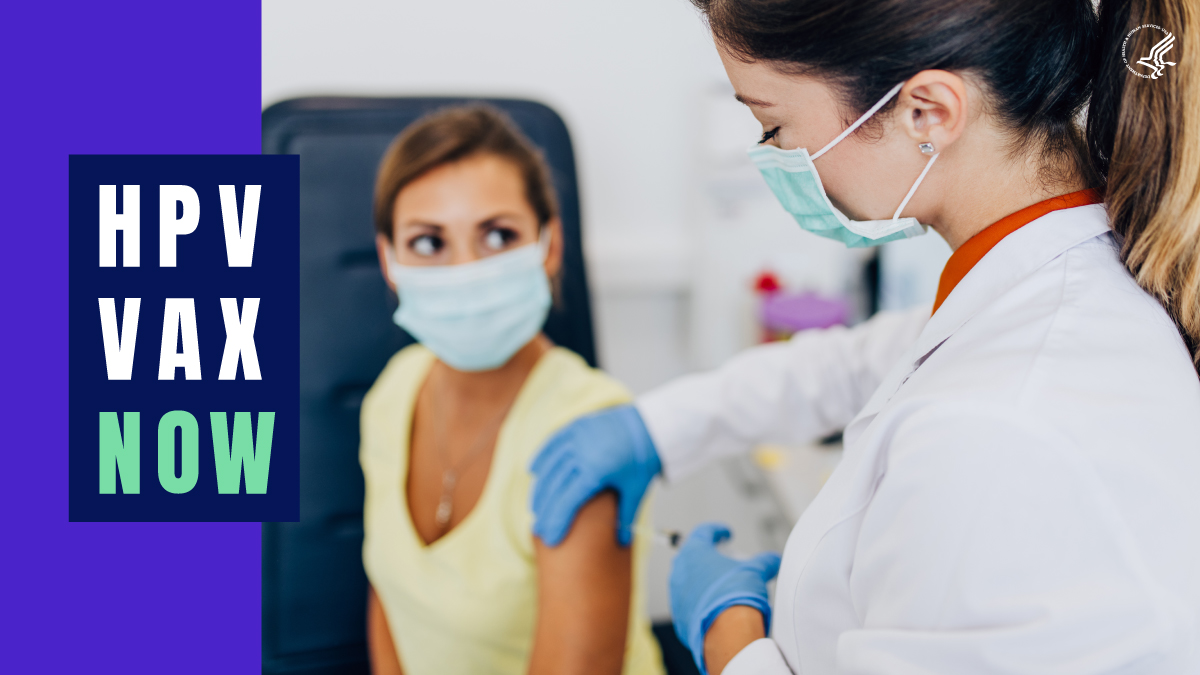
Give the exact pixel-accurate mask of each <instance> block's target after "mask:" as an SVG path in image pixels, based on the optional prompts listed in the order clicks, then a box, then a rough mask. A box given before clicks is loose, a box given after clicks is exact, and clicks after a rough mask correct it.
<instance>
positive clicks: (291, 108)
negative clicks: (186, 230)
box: [262, 98, 596, 675]
mask: <svg viewBox="0 0 1200 675" xmlns="http://www.w3.org/2000/svg"><path fill="white" fill-rule="evenodd" d="M478 100H479V99H453V98H304V99H296V100H292V101H285V102H283V103H278V104H276V105H273V106H271V107H270V108H267V109H266V110H265V111H263V153H265V154H297V155H300V522H298V523H263V529H262V535H263V539H262V556H263V579H262V582H263V598H262V602H263V609H262V612H263V624H262V629H263V632H262V639H263V672H264V673H272V674H274V673H304V674H306V675H317V674H322V675H323V674H326V673H366V672H367V671H368V667H367V650H366V594H367V579H366V575H365V574H364V572H363V567H362V559H361V550H362V539H363V526H362V505H363V479H362V472H361V470H360V469H359V465H358V413H359V405H360V403H361V402H362V398H363V395H364V394H365V393H366V391H367V389H368V388H369V387H370V386H371V383H372V382H373V381H374V380H375V377H376V376H377V375H378V374H379V372H380V371H381V370H382V369H383V366H384V364H385V363H386V362H387V360H388V358H389V357H390V356H391V355H392V354H394V353H395V352H396V351H397V350H398V349H400V348H401V347H403V346H405V345H407V344H408V343H410V342H412V338H411V337H409V336H408V335H407V334H405V333H404V332H403V331H401V330H400V329H399V328H397V327H396V326H395V325H394V324H393V323H392V320H391V315H392V312H393V311H394V310H395V306H396V299H395V297H394V296H392V294H391V293H390V292H389V291H388V289H387V286H386V285H385V284H384V281H383V278H382V276H381V275H380V272H379V265H378V263H377V259H376V255H375V238H374V228H373V226H372V217H371V200H372V191H373V186H374V182H375V170H376V167H377V165H378V163H379V160H380V158H381V157H382V155H383V152H384V150H385V149H386V148H387V145H388V143H389V142H391V140H392V138H393V137H394V136H395V135H396V134H397V133H399V132H400V131H401V130H402V129H404V128H405V127H406V126H407V125H408V124H409V123H411V122H412V121H414V120H416V119H417V118H418V117H420V116H421V115H423V114H425V113H426V112H429V111H432V110H435V109H437V108H441V107H444V106H448V105H453V104H459V103H466V102H469V101H478ZM486 102H487V103H490V104H491V105H494V106H496V107H498V108H500V109H502V110H504V111H506V112H507V113H508V114H509V115H511V116H512V118H513V120H515V121H516V123H517V125H518V126H519V127H520V128H521V129H522V130H523V131H524V132H525V134H526V135H528V136H529V138H530V139H531V140H532V141H533V142H534V143H535V144H536V145H538V146H539V147H541V148H542V149H543V151H544V152H545V154H546V159H547V160H548V161H549V164H550V167H551V169H552V171H553V178H554V184H555V187H556V189H557V191H558V199H559V204H560V207H561V211H562V214H561V215H562V224H563V232H564V238H563V239H564V244H565V247H566V248H565V251H564V266H565V269H564V276H563V279H562V302H561V306H560V307H557V308H555V309H554V310H552V311H551V313H550V317H549V319H548V320H547V322H546V329H545V330H546V333H547V334H548V335H549V336H550V338H551V339H553V340H554V341H555V342H556V343H557V344H560V345H562V346H564V347H567V348H569V349H571V350H573V351H575V352H576V353H578V354H579V355H580V356H582V357H583V358H584V359H586V360H587V362H588V363H590V364H592V365H595V364H596V354H595V348H594V344H593V337H592V315H591V307H590V304H589V301H588V289H587V282H586V277H585V274H584V263H583V253H582V250H581V246H580V231H579V195H578V190H577V187H576V180H575V156H574V153H573V151H572V149H571V139H570V137H569V136H568V134H567V128H566V126H565V125H564V124H563V121H562V119H561V118H559V116H558V115H557V114H555V113H554V111H552V110H550V109H549V108H547V107H546V106H544V105H541V104H538V103H533V102H531V101H518V100H489V101H486Z"/></svg>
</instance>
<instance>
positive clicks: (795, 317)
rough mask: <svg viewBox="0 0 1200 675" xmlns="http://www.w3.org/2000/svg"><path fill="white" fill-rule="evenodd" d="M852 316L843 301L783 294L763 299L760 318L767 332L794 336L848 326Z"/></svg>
mask: <svg viewBox="0 0 1200 675" xmlns="http://www.w3.org/2000/svg"><path fill="white" fill-rule="evenodd" d="M849 314H850V306H849V304H848V303H847V302H846V301H845V300H844V299H842V298H823V297H821V296H819V295H817V294H816V293H783V292H779V293H771V294H770V295H767V296H766V297H764V298H763V300H762V305H761V306H760V307H759V314H758V318H759V321H760V322H761V323H762V326H763V328H764V329H765V330H766V331H769V332H770V333H773V334H784V335H790V334H792V333H795V332H797V331H802V330H807V329H809V328H829V327H830V326H837V325H844V324H845V323H846V318H847V317H848V316H849Z"/></svg>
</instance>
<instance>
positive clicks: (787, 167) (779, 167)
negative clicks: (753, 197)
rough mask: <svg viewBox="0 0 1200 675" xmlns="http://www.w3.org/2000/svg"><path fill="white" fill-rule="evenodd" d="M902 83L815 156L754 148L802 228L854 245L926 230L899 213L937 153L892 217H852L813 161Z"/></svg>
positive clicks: (892, 93) (773, 186)
mask: <svg viewBox="0 0 1200 675" xmlns="http://www.w3.org/2000/svg"><path fill="white" fill-rule="evenodd" d="M902 86H904V83H903V82H901V83H900V84H898V85H896V86H895V87H893V88H892V90H891V91H889V92H888V93H887V95H886V96H884V97H883V98H882V99H880V100H879V102H878V103H876V104H875V105H874V106H872V107H871V109H870V110H868V111H867V112H866V113H865V114H863V116H862V117H860V118H858V120H857V121H856V122H854V124H851V125H850V126H849V127H848V128H847V129H846V130H845V131H843V132H842V133H841V134H839V135H838V137H837V138H835V139H833V140H832V141H831V142H830V143H829V145H826V146H825V147H823V148H821V149H820V151H818V152H817V153H816V154H815V155H811V156H810V155H809V154H808V149H807V148H796V149H794V150H782V149H780V148H777V147H775V146H773V145H756V146H754V147H752V148H750V150H749V153H750V159H751V160H753V161H754V164H755V166H757V167H758V170H759V172H760V173H762V175H763V178H765V179H766V181H767V185H769V186H770V187H771V191H772V192H774V193H775V197H776V198H777V199H779V202H780V203H781V204H783V208H784V209H786V210H787V212H788V213H790V214H792V217H793V218H795V219H796V222H797V223H800V227H802V228H804V229H806V230H808V231H809V232H812V233H813V234H818V235H820V236H822V237H827V238H829V239H836V240H837V241H840V242H842V243H844V244H845V245H847V246H850V247H864V246H878V245H879V244H882V243H885V242H889V241H895V240H897V239H906V238H908V237H915V236H918V235H921V234H925V231H926V229H927V228H928V226H927V225H922V224H921V223H919V222H917V219H916V218H901V217H900V212H901V211H903V210H904V207H905V206H907V205H908V200H910V199H912V196H913V194H914V193H915V192H916V191H917V186H919V185H920V184H921V181H922V180H924V179H925V174H927V173H929V168H930V167H931V166H933V162H934V160H936V159H937V158H938V156H937V155H936V154H934V155H933V156H932V157H930V158H929V162H928V163H926V164H925V169H924V170H923V171H921V175H920V176H918V177H917V182H915V183H913V186H912V188H911V189H909V191H908V194H907V195H905V196H904V201H902V202H900V207H899V208H897V209H896V213H895V214H894V215H893V216H892V218H891V220H850V219H849V218H848V217H846V214H844V213H842V212H841V211H839V210H838V209H837V207H835V206H834V205H833V203H832V202H830V201H829V196H828V195H826V194H825V187H824V186H823V185H821V177H820V176H819V175H817V167H816V166H815V165H814V164H813V160H815V159H817V158H818V157H820V156H821V155H824V154H825V153H826V152H829V149H830V148H832V147H833V146H835V145H837V144H838V143H839V142H840V141H841V140H842V139H844V138H846V137H847V136H849V135H850V134H852V133H854V130H855V129H857V128H858V127H860V126H862V123H863V122H866V121H867V120H868V119H870V117H871V115H874V114H875V112H876V111H877V110H879V109H880V108H881V107H883V104H885V103H887V102H888V101H889V100H891V98H892V97H893V96H895V95H896V94H897V92H899V91H900V87H902ZM928 147H930V148H931V147H932V146H928Z"/></svg>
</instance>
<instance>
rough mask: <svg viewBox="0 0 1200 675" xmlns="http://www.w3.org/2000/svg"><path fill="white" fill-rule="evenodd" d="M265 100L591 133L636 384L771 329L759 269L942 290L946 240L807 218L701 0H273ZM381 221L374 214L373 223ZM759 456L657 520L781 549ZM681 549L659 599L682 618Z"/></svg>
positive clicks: (852, 291) (882, 302)
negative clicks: (402, 104)
mask: <svg viewBox="0 0 1200 675" xmlns="http://www.w3.org/2000/svg"><path fill="white" fill-rule="evenodd" d="M262 44H263V55H262V68H263V72H262V104H263V107H264V108H265V107H267V106H269V105H271V104H272V103H276V102H278V101H281V100H285V99H288V98H294V97H299V96H319V95H355V96H363V95H366V96H370V95H378V96H422V95H452V96H481V97H482V96H495V97H517V98H528V99H533V100H536V101H540V102H542V103H545V104H547V105H549V106H550V107H552V108H554V109H555V110H556V111H557V112H558V113H559V114H560V115H561V116H562V117H563V118H564V119H565V120H566V123H567V126H568V128H569V130H570V133H571V136H572V140H573V143H574V146H575V152H576V156H577V162H578V173H579V178H580V186H579V187H580V193H581V200H582V207H583V229H584V245H585V248H584V252H585V256H586V259H587V263H588V276H589V280H590V287H591V294H592V299H593V303H594V304H593V307H594V311H595V322H596V327H597V335H596V338H597V346H598V350H599V361H600V364H601V366H602V367H604V368H605V369H606V370H608V371H609V372H610V373H612V374H613V375H614V376H616V377H617V378H619V379H621V380H622V381H624V382H625V383H626V384H627V385H628V386H629V387H630V388H631V389H633V390H634V391H635V392H642V391H645V390H647V389H649V388H651V387H653V386H655V385H657V384H659V383H661V382H664V381H666V380H668V379H670V378H672V377H674V376H677V375H680V374H683V373H685V372H689V371H693V370H697V369H703V368H710V367H713V366H716V365H718V364H720V363H721V362H722V361H724V360H725V359H726V358H728V357H729V356H730V355H732V354H733V353H735V352H736V351H738V350H740V349H742V348H744V347H747V346H749V345H751V344H753V343H754V342H756V341H757V337H758V334H759V329H758V326H757V323H756V319H755V311H756V307H757V298H756V296H755V292H754V290H753V283H754V279H755V277H756V276H757V275H758V274H759V273H760V272H762V271H765V270H771V271H773V272H774V273H776V274H777V275H778V277H779V278H780V279H781V280H782V281H783V283H784V285H785V287H786V288H788V289H790V290H812V291H817V292H820V293H822V294H824V295H832V296H842V297H844V298H845V299H846V300H847V301H848V302H849V303H850V305H851V307H852V311H851V314H850V321H851V322H855V321H858V320H861V319H862V318H865V316H866V315H867V314H868V313H869V311H870V309H871V308H870V303H869V302H868V300H869V298H870V297H871V293H872V292H875V297H876V298H877V300H876V304H878V305H879V306H880V307H883V308H903V307H906V306H910V305H913V304H916V303H920V302H929V301H931V300H932V297H933V292H934V290H935V289H936V282H937V275H938V273H939V272H940V269H941V263H942V262H943V261H944V260H945V257H946V256H947V255H948V254H949V251H948V250H947V248H946V246H945V244H944V243H943V242H942V241H941V240H940V239H939V238H938V237H937V235H936V234H931V235H930V236H927V237H922V238H920V239H916V240H911V241H909V242H904V243H902V244H899V245H889V246H888V247H887V248H886V249H885V250H884V251H883V252H882V254H881V257H880V268H879V269H880V283H879V286H878V288H868V287H867V286H868V285H869V284H868V282H867V281H865V275H864V273H863V272H864V265H866V264H867V263H868V262H869V260H870V259H871V257H872V256H873V255H874V254H873V253H872V252H870V251H865V252H864V251H861V250H860V251H848V250H847V249H845V248H844V247H842V246H841V245H840V244H837V243H835V242H831V241H828V240H824V239H821V238H819V237H816V236H813V235H810V234H808V233H805V232H803V231H801V230H800V228H799V227H798V226H797V225H796V224H795V222H794V221H792V219H791V218H790V216H788V215H787V214H786V213H785V212H784V211H783V210H782V208H781V207H779V205H778V204H777V203H776V202H775V200H774V198H773V196H772V195H771V193H770V192H769V190H768V189H767V188H766V186H765V184H764V183H763V181H762V179H761V177H760V176H759V175H758V173H757V171H756V170H755V169H754V168H753V166H752V165H751V164H750V162H749V160H748V159H747V158H746V154H745V149H746V148H747V147H748V146H750V145H751V144H752V143H753V142H754V141H756V140H757V139H758V136H759V135H760V134H761V131H762V130H761V128H760V126H759V125H758V123H757V122H756V121H755V120H754V119H753V117H752V116H751V115H750V113H749V111H748V110H747V109H745V108H744V107H743V106H742V105H741V104H739V103H736V102H735V101H734V100H733V91H732V88H731V87H730V85H729V83H728V81H727V80H726V78H725V74H724V71H723V69H722V68H721V64H720V61H719V59H718V58H717V55H716V52H715V50H714V48H713V45H712V41H711V38H710V37H709V35H708V32H707V30H706V28H705V27H704V25H703V23H702V22H701V20H700V18H699V16H698V14H697V13H696V11H695V10H694V9H693V7H692V6H691V4H690V3H689V2H687V0H606V1H605V2H586V1H583V0H572V1H564V0H508V1H507V2H495V0H436V1H425V2H414V1H395V0H392V1H388V0H342V1H340V2H337V3H329V2H316V1H315V0H265V1H264V2H263V41H262ZM364 226H367V227H369V224H364ZM757 480H758V479H757V478H756V477H755V475H754V473H753V471H752V470H751V469H750V468H749V467H748V466H746V465H745V464H744V463H743V464H738V463H731V464H725V465H721V466H716V467H712V468H711V469H710V470H707V471H706V472H703V473H702V474H701V475H699V476H696V477H695V478H694V479H691V480H689V481H686V482H685V483H682V484H680V485H678V486H671V487H670V488H669V489H663V490H659V494H658V498H657V499H656V503H655V510H656V511H655V513H656V516H655V520H656V521H657V523H658V524H659V525H660V526H661V527H671V528H678V529H688V528H690V527H691V526H693V525H694V524H695V523H697V522H700V521H702V520H706V519H713V518H720V519H723V520H726V521H728V522H731V523H732V524H733V525H734V529H735V532H737V533H738V535H737V538H736V541H735V549H740V550H741V551H744V552H754V551H757V550H761V549H763V548H779V547H781V546H782V544H783V539H784V537H786V534H787V531H788V529H789V526H788V525H787V523H786V522H785V523H783V524H782V525H781V524H780V520H779V518H780V515H779V508H778V506H777V500H773V499H772V498H771V497H770V496H769V495H766V494H765V492H764V490H763V489H760V488H761V484H760V483H756V481H757ZM669 560H670V556H669V553H668V552H665V551H660V552H657V553H656V555H655V557H654V559H653V560H652V574H653V578H652V584H651V586H652V588H651V593H650V604H651V612H652V614H654V615H655V616H657V617H660V618H661V617H665V616H666V615H667V613H668V605H667V599H666V584H665V580H666V575H667V570H668V568H669Z"/></svg>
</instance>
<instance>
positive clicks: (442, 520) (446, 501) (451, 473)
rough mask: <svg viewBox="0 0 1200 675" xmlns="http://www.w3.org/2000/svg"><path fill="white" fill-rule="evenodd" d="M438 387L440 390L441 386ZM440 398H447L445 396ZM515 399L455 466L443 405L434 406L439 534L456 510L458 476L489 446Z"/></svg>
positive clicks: (478, 437)
mask: <svg viewBox="0 0 1200 675" xmlns="http://www.w3.org/2000/svg"><path fill="white" fill-rule="evenodd" d="M438 389H439V390H440V389H441V386H439V387H438ZM439 393H440V392H439ZM439 398H440V399H441V400H445V397H439ZM515 400H516V397H515V396H514V397H513V401H515ZM513 401H509V402H508V405H506V406H504V408H503V409H501V410H500V414H499V415H497V416H496V417H495V419H493V420H492V421H491V422H489V423H488V424H487V425H486V426H484V428H483V429H482V430H481V431H480V432H479V435H478V436H477V437H476V438H475V441H474V442H473V443H472V444H471V448H470V449H469V450H468V451H467V454H466V455H464V456H463V457H462V459H460V460H458V463H457V464H456V465H454V466H449V464H450V462H449V458H448V457H447V450H446V425H445V423H444V420H443V418H442V415H441V414H440V413H441V412H442V410H441V406H434V429H435V434H436V436H435V440H434V443H435V445H436V446H437V450H438V461H439V463H440V464H441V466H442V495H441V497H439V498H438V505H437V510H436V511H434V513H433V521H434V523H435V524H436V525H437V527H438V533H439V534H440V533H442V532H444V531H445V530H446V527H447V526H448V525H449V524H450V517H451V516H452V515H453V512H454V488H455V487H456V486H457V485H458V477H459V476H460V475H462V472H463V470H464V469H466V468H467V467H468V465H470V464H471V462H473V461H474V460H475V459H476V458H477V457H479V455H480V453H481V452H482V451H483V449H484V448H485V447H487V446H486V445H485V444H484V441H485V440H487V439H488V438H489V437H490V436H491V435H492V432H494V431H496V429H497V428H498V427H499V426H500V424H501V423H502V422H503V421H504V418H505V417H506V416H507V415H508V410H509V408H511V407H512V404H513ZM497 440H499V439H497Z"/></svg>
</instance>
